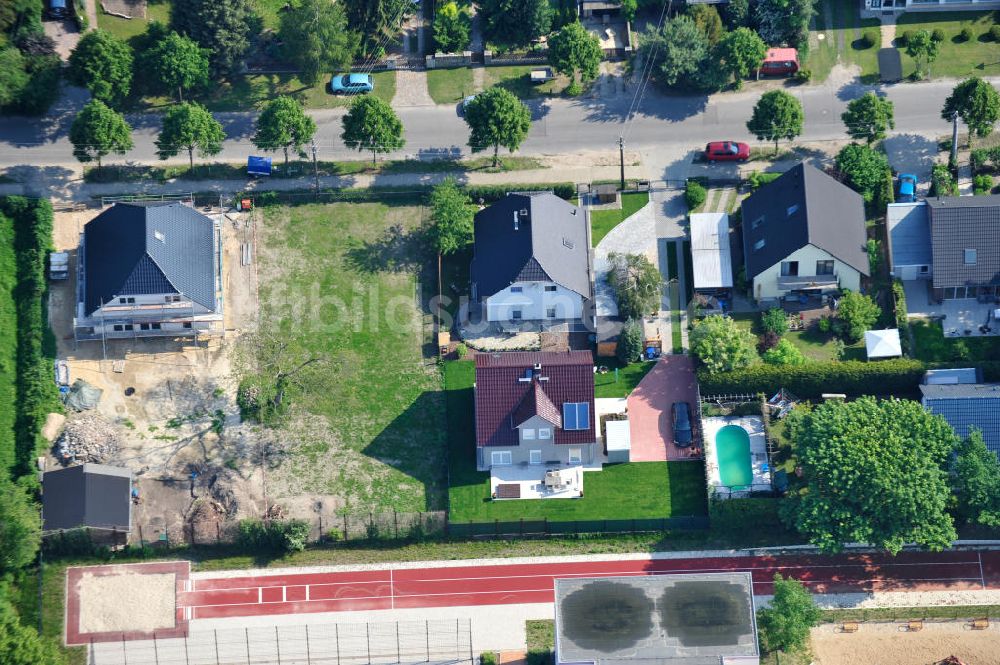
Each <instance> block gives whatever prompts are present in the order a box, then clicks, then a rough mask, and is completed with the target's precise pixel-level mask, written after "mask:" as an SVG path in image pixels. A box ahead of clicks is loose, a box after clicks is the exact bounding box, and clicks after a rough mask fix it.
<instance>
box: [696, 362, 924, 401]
mask: <svg viewBox="0 0 1000 665" xmlns="http://www.w3.org/2000/svg"><path fill="white" fill-rule="evenodd" d="M926 369H927V367H926V365H925V364H924V363H922V362H920V361H917V360H904V359H897V360H883V361H879V362H871V363H869V362H861V361H856V360H851V361H847V362H838V361H829V362H810V363H808V364H805V365H791V366H789V365H754V366H752V367H747V368H745V369H741V370H736V371H734V372H718V373H715V374H711V373H709V372H707V371H705V369H704V368H702V369H700V370H698V381H699V383H700V385H701V393H702V394H703V395H719V394H726V393H761V392H762V393H764V394H766V395H773V394H774V393H775V392H777V391H778V389H779V388H785V389H787V390H790V391H792V393H794V394H795V395H797V396H798V397H802V398H807V399H809V398H816V397H820V396H821V395H822V394H823V393H844V394H846V395H848V396H856V395H895V394H911V393H915V392H916V391H917V386H918V385H919V384H920V379H921V377H922V376H923V374H924V371H925V370H926Z"/></svg>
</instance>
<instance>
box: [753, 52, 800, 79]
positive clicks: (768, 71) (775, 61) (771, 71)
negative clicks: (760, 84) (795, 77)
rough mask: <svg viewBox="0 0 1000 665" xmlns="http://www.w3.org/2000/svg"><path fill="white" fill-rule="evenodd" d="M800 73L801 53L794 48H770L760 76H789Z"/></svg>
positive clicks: (761, 67)
mask: <svg viewBox="0 0 1000 665" xmlns="http://www.w3.org/2000/svg"><path fill="white" fill-rule="evenodd" d="M797 71H799V52H798V50H796V49H793V48H769V49H767V55H766V56H764V62H763V63H761V66H760V72H759V74H760V76H788V75H789V74H794V73H795V72H797Z"/></svg>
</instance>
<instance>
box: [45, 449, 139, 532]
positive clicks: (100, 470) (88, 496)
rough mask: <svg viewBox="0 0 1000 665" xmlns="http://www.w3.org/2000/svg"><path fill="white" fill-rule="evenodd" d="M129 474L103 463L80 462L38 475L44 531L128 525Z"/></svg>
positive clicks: (130, 516) (130, 476)
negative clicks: (40, 482)
mask: <svg viewBox="0 0 1000 665" xmlns="http://www.w3.org/2000/svg"><path fill="white" fill-rule="evenodd" d="M131 491H132V474H131V472H129V471H128V469H121V468H118V467H115V466H107V465H104V464H82V465H80V466H71V467H69V468H67V469H58V470H56V471H47V472H46V473H45V474H44V475H43V476H42V515H43V517H44V524H43V525H42V528H43V529H44V530H45V531H59V530H61V529H76V528H78V527H84V526H86V527H90V528H93V529H112V528H116V529H118V530H119V531H128V530H130V529H131V526H132V497H131Z"/></svg>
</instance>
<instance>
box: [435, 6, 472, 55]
mask: <svg viewBox="0 0 1000 665" xmlns="http://www.w3.org/2000/svg"><path fill="white" fill-rule="evenodd" d="M471 34H472V19H471V18H470V17H469V12H468V11H466V9H465V8H464V7H459V6H458V5H457V4H456V3H454V2H446V3H445V4H443V5H441V6H440V7H438V10H437V12H436V13H435V15H434V42H435V43H436V44H437V50H438V51H441V52H442V53H456V52H458V51H464V50H465V49H466V48H468V46H469V38H470V36H471Z"/></svg>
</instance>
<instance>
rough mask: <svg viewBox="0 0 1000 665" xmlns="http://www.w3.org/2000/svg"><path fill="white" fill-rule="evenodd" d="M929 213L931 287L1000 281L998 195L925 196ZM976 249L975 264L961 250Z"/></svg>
mask: <svg viewBox="0 0 1000 665" xmlns="http://www.w3.org/2000/svg"><path fill="white" fill-rule="evenodd" d="M927 204H928V205H929V206H930V212H931V248H932V251H933V255H934V286H936V287H939V288H941V287H948V286H966V285H967V284H1000V196H945V197H941V198H934V199H927ZM966 249H974V250H976V263H975V265H966V264H965V256H964V252H965V250H966Z"/></svg>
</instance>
